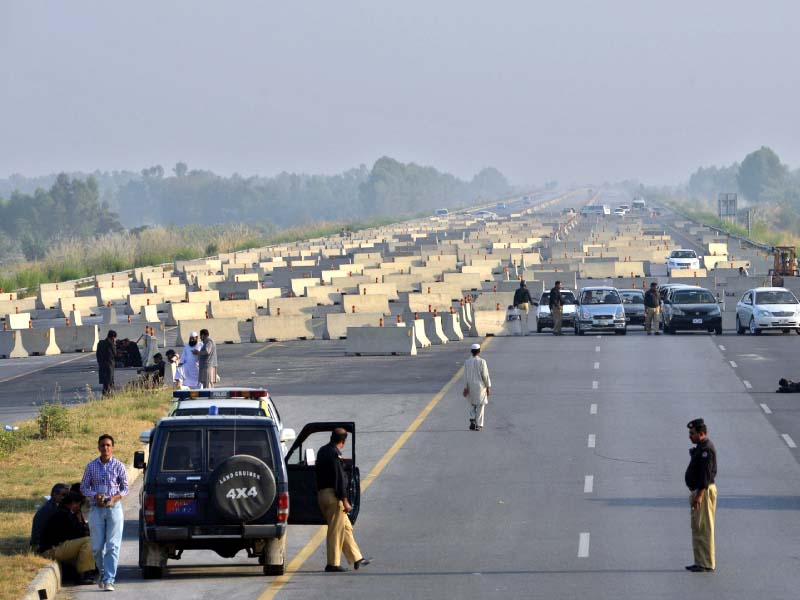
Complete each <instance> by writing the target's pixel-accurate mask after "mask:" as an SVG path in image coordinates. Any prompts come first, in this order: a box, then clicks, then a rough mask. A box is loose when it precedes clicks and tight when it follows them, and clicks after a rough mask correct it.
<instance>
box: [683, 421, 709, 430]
mask: <svg viewBox="0 0 800 600" xmlns="http://www.w3.org/2000/svg"><path fill="white" fill-rule="evenodd" d="M705 424H706V422H705V421H703V419H694V420H692V421H689V422H688V423H687V424H686V427H688V428H689V429H699V428H700V427H702V426H703V425H705Z"/></svg>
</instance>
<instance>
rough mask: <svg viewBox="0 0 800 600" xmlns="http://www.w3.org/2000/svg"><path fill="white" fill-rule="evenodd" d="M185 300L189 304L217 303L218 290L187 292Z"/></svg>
mask: <svg viewBox="0 0 800 600" xmlns="http://www.w3.org/2000/svg"><path fill="white" fill-rule="evenodd" d="M186 299H187V300H188V301H189V303H190V304H192V303H194V304H208V303H209V302H218V301H219V300H220V297H219V291H218V290H206V291H205V292H189V293H188V294H187V295H186Z"/></svg>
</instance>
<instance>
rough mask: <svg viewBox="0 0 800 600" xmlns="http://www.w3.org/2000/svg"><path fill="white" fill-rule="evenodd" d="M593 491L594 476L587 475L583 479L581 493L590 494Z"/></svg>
mask: <svg viewBox="0 0 800 600" xmlns="http://www.w3.org/2000/svg"><path fill="white" fill-rule="evenodd" d="M593 489H594V475H587V476H586V477H584V479H583V493H584V494H591V493H592V490H593Z"/></svg>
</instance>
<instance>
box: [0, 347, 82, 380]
mask: <svg viewBox="0 0 800 600" xmlns="http://www.w3.org/2000/svg"><path fill="white" fill-rule="evenodd" d="M91 355H92V353H91V352H84V353H79V354H78V355H77V356H72V357H70V358H67V359H65V360H62V361H59V362H56V363H53V364H51V365H45V366H42V367H39V368H38V369H32V370H30V371H25V372H24V373H19V374H17V375H12V376H11V377H7V378H6V379H0V383H5V382H7V381H12V380H14V379H19V378H20V377H25V375H32V374H33V373H38V372H39V371H44V370H45V369H49V368H51V367H57V366H59V365H65V364H67V363H70V362H73V361H76V360H78V359H79V358H86V357H87V356H91ZM23 360H24V359H23Z"/></svg>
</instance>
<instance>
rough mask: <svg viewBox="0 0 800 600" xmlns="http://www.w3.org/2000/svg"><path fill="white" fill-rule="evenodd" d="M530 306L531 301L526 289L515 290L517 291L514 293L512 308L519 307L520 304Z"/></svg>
mask: <svg viewBox="0 0 800 600" xmlns="http://www.w3.org/2000/svg"><path fill="white" fill-rule="evenodd" d="M526 302H527V303H528V304H532V303H533V300H531V293H530V292H529V291H528V288H526V287H520V288H517V291H516V292H514V306H519V305H520V304H525V303H526Z"/></svg>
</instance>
